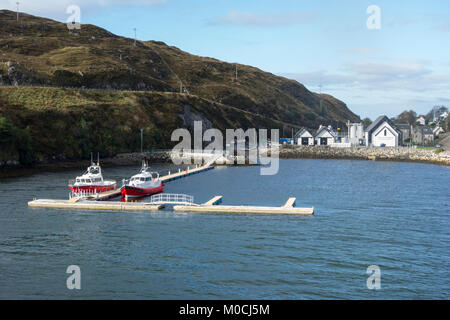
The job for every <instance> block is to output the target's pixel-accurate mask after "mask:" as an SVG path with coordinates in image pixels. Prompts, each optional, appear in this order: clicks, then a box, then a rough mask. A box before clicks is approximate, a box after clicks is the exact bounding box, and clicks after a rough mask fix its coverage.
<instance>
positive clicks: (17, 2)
mask: <svg viewBox="0 0 450 320" xmlns="http://www.w3.org/2000/svg"><path fill="white" fill-rule="evenodd" d="M16 4H17V11H16V13H17V22H19V2H16Z"/></svg>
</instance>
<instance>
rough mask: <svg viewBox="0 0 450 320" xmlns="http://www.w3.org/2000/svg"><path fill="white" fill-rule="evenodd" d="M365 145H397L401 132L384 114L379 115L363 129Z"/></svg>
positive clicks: (400, 138)
mask: <svg viewBox="0 0 450 320" xmlns="http://www.w3.org/2000/svg"><path fill="white" fill-rule="evenodd" d="M364 136H365V140H366V146H367V147H398V146H399V144H400V142H401V141H402V133H401V131H400V130H399V129H397V127H396V125H395V124H394V123H393V122H392V121H391V120H390V119H389V118H388V117H387V116H385V115H382V116H379V117H378V118H377V119H376V120H375V121H374V122H372V123H371V124H370V126H368V127H367V128H366V129H365V130H364Z"/></svg>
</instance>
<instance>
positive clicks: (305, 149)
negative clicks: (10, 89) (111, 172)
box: [0, 146, 450, 178]
mask: <svg viewBox="0 0 450 320" xmlns="http://www.w3.org/2000/svg"><path fill="white" fill-rule="evenodd" d="M279 156H280V158H281V159H347V160H373V161H378V160H382V161H406V162H420V163H429V164H437V165H444V166H450V151H442V152H439V153H437V152H436V151H435V150H424V149H416V148H404V147H397V148H365V147H352V148H332V147H319V146H283V147H281V148H280V153H279ZM144 158H145V159H147V161H148V162H149V163H171V162H172V160H171V157H170V153H169V152H168V151H160V152H147V153H139V152H135V153H121V154H118V155H116V156H114V157H109V158H104V159H101V164H102V166H104V167H113V166H132V165H140V163H141V161H142V159H144ZM88 164H89V160H66V159H59V160H58V159H54V160H47V161H42V162H41V163H36V164H34V165H32V166H21V165H20V164H19V163H18V162H17V161H9V162H4V163H2V164H1V166H0V178H8V177H17V176H22V175H27V174H33V173H38V172H42V171H62V170H69V169H80V170H82V169H85V167H86V166H87V165H88Z"/></svg>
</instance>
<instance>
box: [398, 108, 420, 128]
mask: <svg viewBox="0 0 450 320" xmlns="http://www.w3.org/2000/svg"><path fill="white" fill-rule="evenodd" d="M416 119H417V113H416V112H415V111H413V110H409V111H403V112H402V113H400V114H399V115H398V117H397V120H396V121H395V123H397V124H398V123H407V124H409V125H413V124H415V123H416Z"/></svg>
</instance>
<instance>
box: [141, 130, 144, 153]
mask: <svg viewBox="0 0 450 320" xmlns="http://www.w3.org/2000/svg"><path fill="white" fill-rule="evenodd" d="M143 140H144V129H143V128H141V153H142V151H143Z"/></svg>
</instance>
